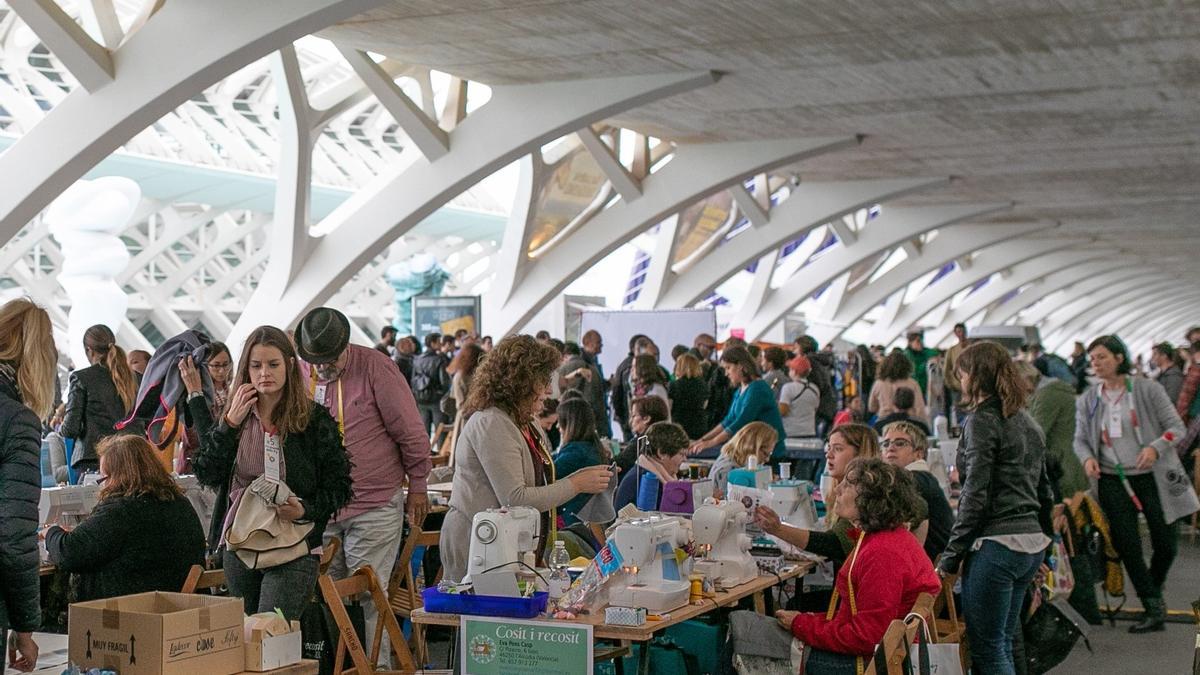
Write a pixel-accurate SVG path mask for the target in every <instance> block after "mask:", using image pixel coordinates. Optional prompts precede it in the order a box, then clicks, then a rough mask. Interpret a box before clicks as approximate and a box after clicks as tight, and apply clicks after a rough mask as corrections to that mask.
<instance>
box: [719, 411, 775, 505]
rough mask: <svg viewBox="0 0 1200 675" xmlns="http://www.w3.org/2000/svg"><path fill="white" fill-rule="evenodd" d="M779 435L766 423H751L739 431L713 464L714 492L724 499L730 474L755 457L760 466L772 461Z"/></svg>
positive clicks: (726, 444)
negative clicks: (772, 453)
mask: <svg viewBox="0 0 1200 675" xmlns="http://www.w3.org/2000/svg"><path fill="white" fill-rule="evenodd" d="M778 440H779V434H778V433H776V431H775V430H774V429H772V428H771V425H770V424H767V423H766V422H751V423H749V424H747V425H746V426H744V427H742V428H741V429H739V430H738V432H737V433H736V434H734V435H733V438H731V439H729V441H728V442H727V443H725V445H723V446H721V456H720V457H717V461H715V462H713V465H712V469H711V470H710V471H709V474H708V475H709V477H710V478H712V480H713V492H714V493H715V494H717V495H718V496H720V497H724V495H725V493H726V488H728V486H729V472H730V471H732V470H733V469H738V468H743V467H745V466H746V465H747V464H749V461H750V458H751V457H754V458H755V459H757V461H758V465H759V466H765V465H766V463H767V462H768V461H770V459H771V452H772V451H773V450H774V449H775V442H776V441H778Z"/></svg>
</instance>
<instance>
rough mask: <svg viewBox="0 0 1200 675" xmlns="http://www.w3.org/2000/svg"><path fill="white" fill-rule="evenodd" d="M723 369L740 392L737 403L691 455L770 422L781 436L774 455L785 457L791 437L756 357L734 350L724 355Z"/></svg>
mask: <svg viewBox="0 0 1200 675" xmlns="http://www.w3.org/2000/svg"><path fill="white" fill-rule="evenodd" d="M721 367H722V368H724V369H725V374H726V375H727V376H728V377H729V381H730V383H731V384H732V385H733V386H734V387H736V388H737V393H735V394H734V395H733V404H732V405H730V406H729V413H728V414H727V415H725V419H723V420H721V423H720V424H718V425H717V426H715V427H713V428H712V430H711V431H709V432H708V433H707V434H704V436H703V437H702V438H701V439H700V440H698V441H696V442H695V443H692V445H691V448H689V449H688V454H689V455H694V454H696V453H698V452H700V451H702V450H704V449H706V448H711V447H713V446H716V445H721V444H723V443H724V442H725V441H728V440H729V439H730V438H733V435H734V434H736V433H737V432H738V431H739V430H741V428H742V427H744V426H746V425H747V424H749V423H751V422H766V423H767V424H769V425H771V427H772V428H773V429H775V433H776V434H778V436H777V438H778V440H777V441H776V442H775V449H774V451H773V452H772V455H771V456H772V458H775V459H777V458H779V457H781V456H782V455H783V453H784V451H785V450H786V448H785V446H784V442H783V439H784V438H786V437H787V433H786V432H785V431H784V430H783V417H781V416H780V414H779V404H778V403H776V399H775V392H774V391H773V390H772V389H771V385H769V384H767V383H766V382H764V381H763V380H762V379H761V378H760V377H759V375H758V364H756V363H755V362H754V357H752V356H750V352H749V351H747V350H746V348H745V347H740V346H739V347H730V348H728V349H726V350H725V351H724V352H723V353H722V354H721Z"/></svg>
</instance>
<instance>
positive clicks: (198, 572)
mask: <svg viewBox="0 0 1200 675" xmlns="http://www.w3.org/2000/svg"><path fill="white" fill-rule="evenodd" d="M224 586H225V570H206V569H204V568H203V567H201V566H200V565H192V569H191V570H190V571H189V572H188V575H187V579H184V581H183V588H181V589H179V592H180V593H189V594H191V593H197V592H199V591H213V590H218V589H220V588H222V587H224Z"/></svg>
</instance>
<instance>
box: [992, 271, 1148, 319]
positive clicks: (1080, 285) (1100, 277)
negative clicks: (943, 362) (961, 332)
mask: <svg viewBox="0 0 1200 675" xmlns="http://www.w3.org/2000/svg"><path fill="white" fill-rule="evenodd" d="M1101 267H1102V269H1100V270H1097V271H1095V272H1091V270H1092V269H1094V268H1089V270H1088V271H1089V272H1090V273H1088V274H1083V273H1080V274H1079V275H1068V276H1066V277H1064V278H1062V282H1061V283H1058V284H1051V283H1047V284H1045V285H1043V286H1042V287H1039V288H1038V289H1037V290H1036V291H1035V292H1033V293H1031V294H1030V295H1029V296H1028V297H1026V296H1025V294H1022V295H1021V296H1020V297H1018V298H1014V301H1015V302H1014V303H1005V304H1004V305H1002V306H1000V307H997V308H995V309H994V310H993V311H990V312H988V314H987V315H986V316H985V317H984V322H985V323H989V324H1001V323H1008V322H1009V321H1012V320H1014V319H1015V318H1016V317H1017V315H1018V314H1020V313H1021V312H1022V311H1024V310H1026V309H1028V308H1031V307H1035V306H1036V308H1035V309H1033V310H1031V311H1029V312H1028V313H1027V314H1026V315H1025V316H1024V317H1022V319H1021V320H1022V321H1023V322H1025V323H1027V324H1029V325H1034V326H1037V325H1041V324H1042V322H1044V321H1045V320H1046V317H1048V316H1049V315H1050V314H1053V313H1060V312H1061V311H1062V310H1064V309H1067V308H1069V307H1070V306H1071V304H1072V303H1075V302H1077V301H1084V300H1086V299H1087V298H1088V297H1091V295H1092V294H1093V293H1096V292H1097V291H1101V290H1105V289H1107V288H1109V287H1110V286H1111V285H1112V284H1116V283H1119V282H1124V281H1126V280H1127V279H1132V278H1134V277H1149V276H1154V275H1155V274H1156V273H1155V272H1154V271H1153V270H1150V269H1141V268H1137V267H1126V268H1117V269H1114V268H1113V266H1112V264H1111V263H1108V264H1103V263H1101ZM1064 289H1065V292H1064V293H1063V295H1062V296H1061V297H1058V298H1055V299H1054V302H1043V303H1042V304H1040V305H1039V304H1038V303H1039V302H1040V301H1042V300H1044V299H1046V298H1047V297H1049V296H1051V295H1053V294H1054V293H1056V292H1057V291H1062V290H1064Z"/></svg>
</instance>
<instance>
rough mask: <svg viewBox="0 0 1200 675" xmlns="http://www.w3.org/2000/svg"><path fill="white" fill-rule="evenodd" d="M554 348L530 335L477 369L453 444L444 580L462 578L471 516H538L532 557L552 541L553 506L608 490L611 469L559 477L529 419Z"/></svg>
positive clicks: (545, 390)
mask: <svg viewBox="0 0 1200 675" xmlns="http://www.w3.org/2000/svg"><path fill="white" fill-rule="evenodd" d="M561 362H562V356H561V355H560V354H559V353H558V350H556V349H554V348H553V347H551V346H549V345H545V344H542V343H539V342H538V341H537V340H535V339H534V338H532V337H530V336H528V335H515V336H511V337H507V338H504V339H503V340H501V341H500V343H499V344H497V345H496V347H495V349H493V350H492V351H491V353H490V354H488V357H487V358H486V359H484V360H483V362H482V363H481V364H480V365H479V368H478V369H477V370H476V371H475V378H474V381H473V382H472V383H471V390H470V392H469V393H468V395H467V403H466V405H465V406H464V407H463V410H462V415H463V427H462V432H461V433H460V434H459V436H458V439H457V441H456V443H455V447H454V461H455V471H454V487H453V490H452V492H451V497H450V511H449V512H448V513H447V514H446V520H445V522H444V524H443V525H442V536H441V544H440V550H441V556H442V565H443V568H444V570H445V577H446V578H447V579H452V580H455V581H457V580H459V579H462V578H463V576H465V575H466V573H467V556H468V554H469V552H470V546H471V523H472V521H473V520H474V518H475V514H476V513H479V512H481V511H485V510H487V509H492V508H499V507H501V506H531V507H533V508H535V509H537V510H539V511H542V512H543V514H542V523H541V528H540V531H539V534H540V538H539V540H538V546H537V549H538V550H537V557H538V558H539V559H540V558H542V557H543V555H542V554H544V552H545V548H546V545H547V543H548V542H549V541H550V540H551V539H552V537H551V535H552V534H553V529H552V527H551V526H552V524H553V522H554V520H553V516H554V509H555V508H556V507H558V506H561V505H562V504H564V503H566V502H567V501H568V500H570V499H571V498H572V497H575V496H576V495H578V494H580V493H587V494H595V493H597V492H603V491H604V490H606V489H607V488H608V485H609V482H610V480H611V479H612V472H611V471H609V469H608V467H607V466H591V467H587V468H584V469H580V470H579V471H576V472H574V473H572V474H571V475H569V476H567V477H565V478H562V479H558V480H556V476H555V474H554V463H553V460H552V459H551V451H550V444H549V441H548V440H547V439H546V434H545V432H544V431H543V430H542V428H541V426H540V425H538V423H537V422H536V420H535V419H534V414H535V413H536V412H537V411H539V410H541V408H542V401H543V400H544V399H545V398H546V397H547V396H548V395H549V393H550V376H551V374H552V373H553V372H554V370H555V369H556V368H557V367H558V366H559V365H560V364H561Z"/></svg>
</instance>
